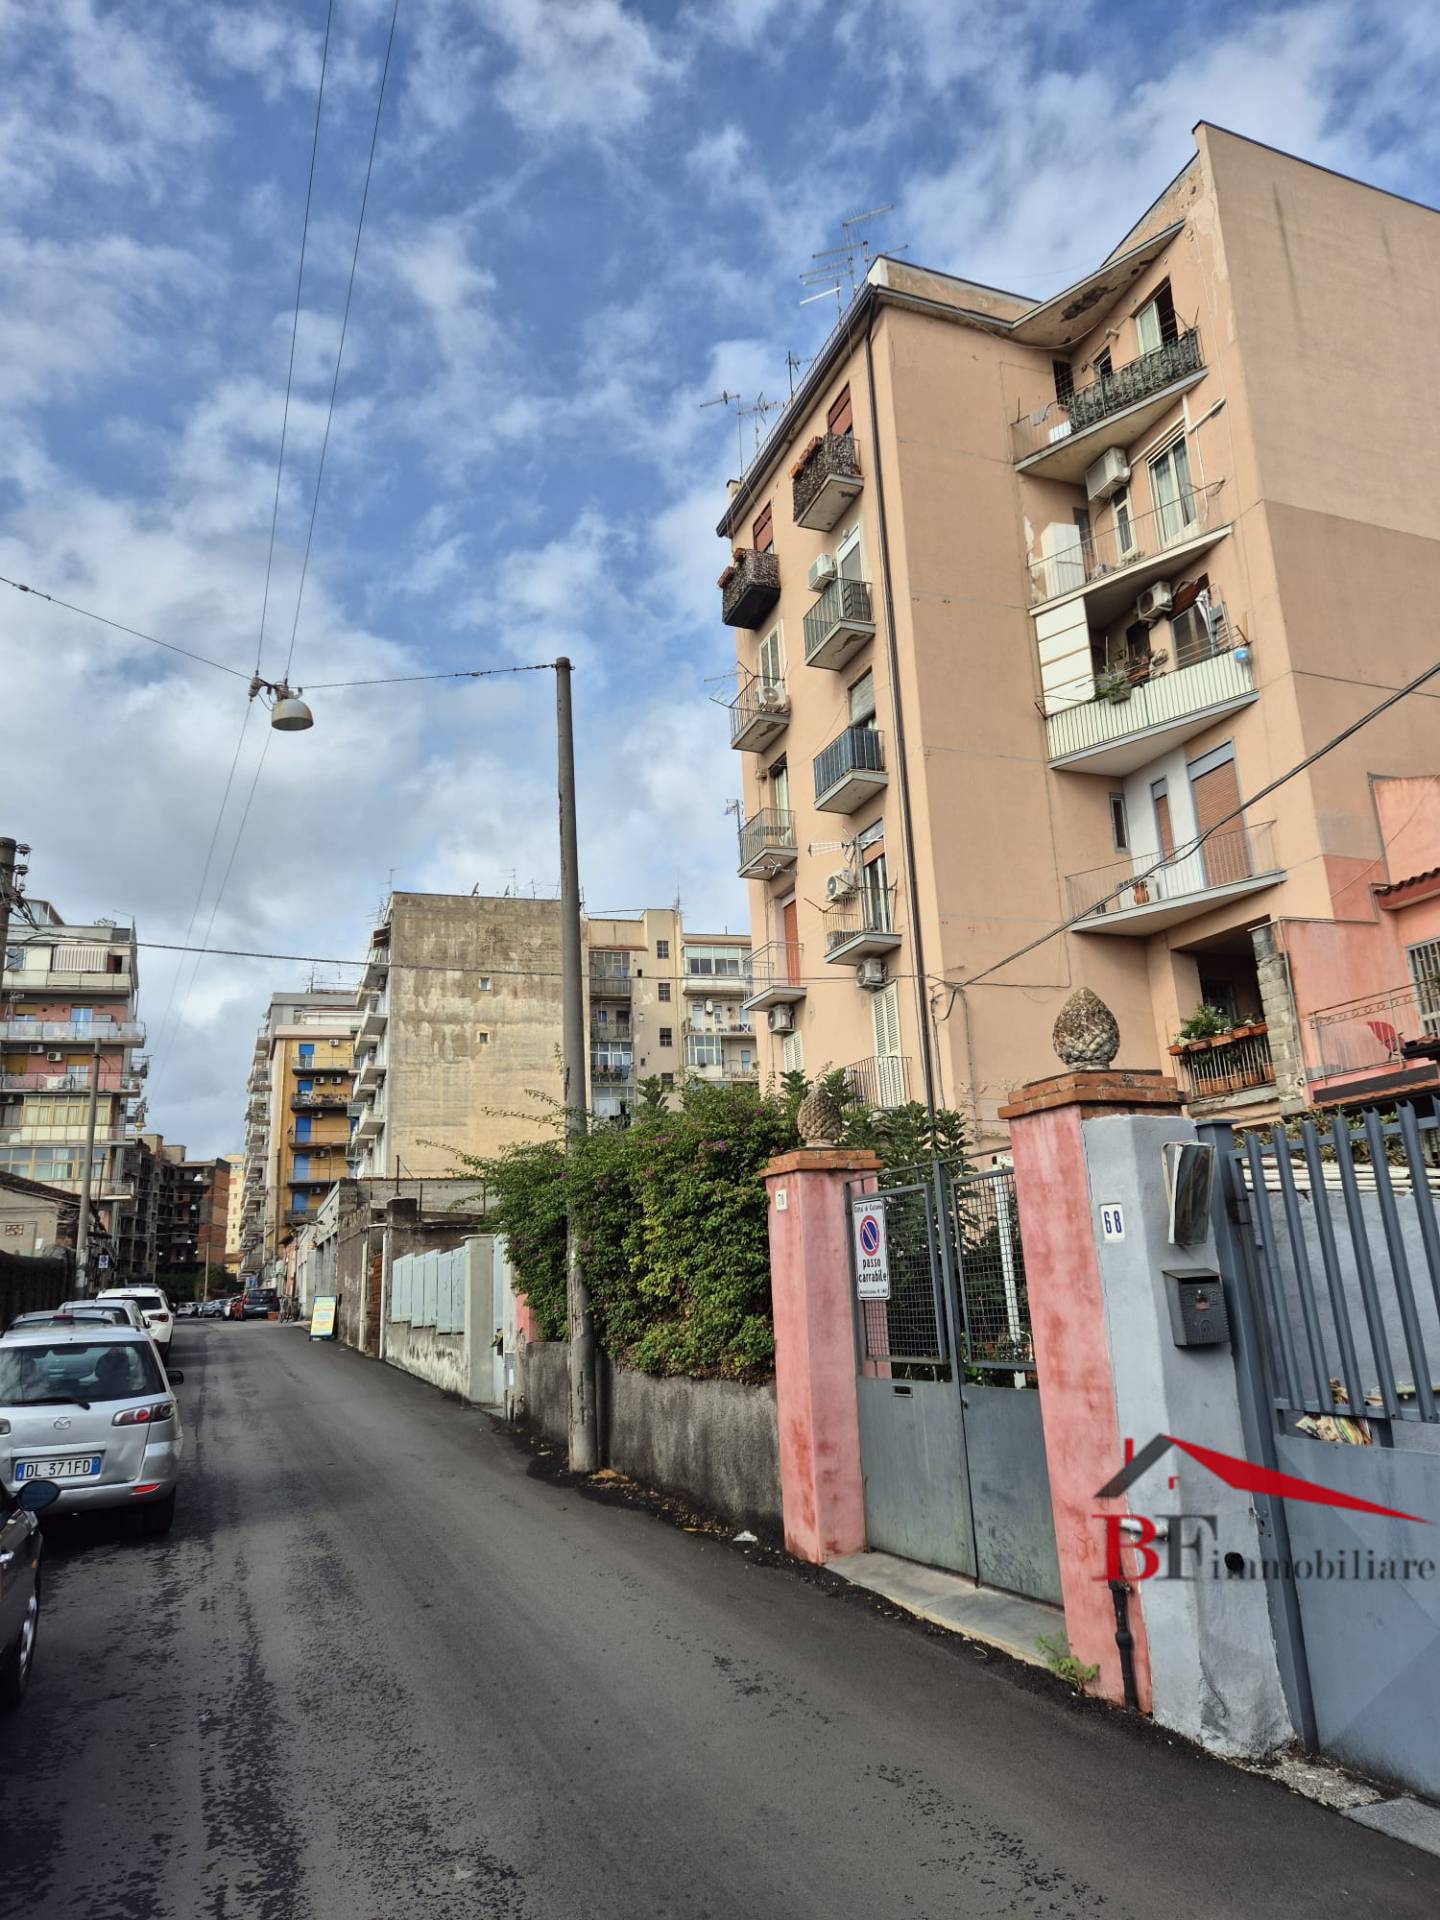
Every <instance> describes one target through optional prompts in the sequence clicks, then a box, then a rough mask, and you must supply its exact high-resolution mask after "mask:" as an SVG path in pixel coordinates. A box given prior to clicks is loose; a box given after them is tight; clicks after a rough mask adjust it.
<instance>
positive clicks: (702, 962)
mask: <svg viewBox="0 0 1440 1920" xmlns="http://www.w3.org/2000/svg"><path fill="white" fill-rule="evenodd" d="M584 937H585V947H586V953H587V962H588V964H587V969H586V1001H587V1004H586V1026H587V1032H588V1035H589V1076H590V1088H589V1094H590V1106H591V1110H592V1112H594V1113H595V1114H596V1115H597V1116H599V1117H602V1118H604V1117H617V1116H621V1115H624V1114H626V1113H629V1112H630V1111H631V1110H632V1108H633V1106H634V1103H635V1100H636V1098H637V1087H638V1084H639V1082H640V1081H642V1080H644V1079H647V1078H650V1077H652V1076H653V1077H655V1078H658V1079H659V1080H660V1082H661V1083H662V1085H663V1086H665V1087H667V1088H669V1087H674V1086H676V1085H677V1084H678V1083H679V1082H680V1081H682V1080H683V1079H684V1078H685V1077H686V1076H687V1075H695V1076H697V1077H699V1078H701V1079H708V1080H754V1079H755V1078H756V1076H757V1065H756V1056H755V1051H754V1037H753V1033H752V1031H751V1027H750V1023H749V1019H748V1017H747V1016H746V1015H745V1014H744V1013H743V1011H742V1003H743V1001H744V999H745V996H746V993H747V992H748V989H749V985H750V971H749V961H750V941H749V936H748V935H746V934H688V933H687V932H686V931H685V927H684V923H683V920H682V917H681V915H680V914H679V912H678V911H676V910H674V909H671V908H657V909H651V910H648V911H646V912H644V913H642V914H641V915H640V916H639V917H638V918H634V919H621V920H615V919H610V920H600V919H595V920H589V919H587V921H586V922H585V925H584ZM360 1006H361V1011H360V1019H359V1027H358V1031H357V1033H356V1036H355V1053H354V1071H355V1087H354V1097H353V1100H352V1102H351V1109H350V1111H351V1117H352V1119H353V1121H354V1131H353V1135H352V1140H351V1147H350V1156H349V1172H350V1173H351V1175H353V1176H354V1177H355V1178H357V1179H375V1178H389V1179H403V1178H410V1179H413V1178H418V1177H420V1176H424V1177H427V1178H437V1177H447V1176H453V1175H454V1174H455V1172H456V1171H457V1163H456V1161H455V1158H454V1155H455V1153H456V1152H461V1153H467V1154H472V1155H488V1154H493V1153H496V1152H498V1151H499V1150H500V1149H501V1148H502V1147H504V1146H507V1145H509V1144H510V1143H511V1142H513V1141H516V1140H524V1139H540V1138H545V1137H548V1136H549V1135H550V1134H551V1132H552V1131H553V1127H554V1124H555V1120H556V1118H557V1117H558V1115H559V1113H560V1111H561V1104H562V1101H563V1096H564V1082H563V1076H562V1071H561V1036H562V1003H561V956H560V905H559V902H558V901H556V900H526V899H523V898H519V897H515V896H509V895H507V896H502V897H499V898H488V897H485V896H482V895H477V894H445V893H396V894H393V895H392V896H391V898H390V901H389V903H388V905H387V906H386V908H385V911H384V913H383V914H382V916H381V918H380V920H379V922H378V923H377V925H376V926H375V928H374V929H373V931H372V933H371V937H370V947H369V953H368V957H367V963H366V968H365V973H364V976H363V978H362V981H361V985H360Z"/></svg>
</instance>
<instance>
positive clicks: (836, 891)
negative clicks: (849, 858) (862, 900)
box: [825, 867, 855, 907]
mask: <svg viewBox="0 0 1440 1920" xmlns="http://www.w3.org/2000/svg"><path fill="white" fill-rule="evenodd" d="M854 892H855V875H854V874H853V873H852V872H851V870H850V868H849V867H839V868H837V869H836V871H835V872H834V873H832V874H831V875H830V876H829V878H828V879H827V880H826V882H825V902H826V905H827V906H832V907H833V906H834V905H835V904H836V902H837V901H840V900H848V899H849V898H850V897H851V895H852V894H853V893H854Z"/></svg>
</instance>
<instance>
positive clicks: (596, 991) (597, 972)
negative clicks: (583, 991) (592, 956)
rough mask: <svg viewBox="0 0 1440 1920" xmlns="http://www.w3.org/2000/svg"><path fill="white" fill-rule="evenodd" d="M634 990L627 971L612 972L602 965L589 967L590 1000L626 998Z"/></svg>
mask: <svg viewBox="0 0 1440 1920" xmlns="http://www.w3.org/2000/svg"><path fill="white" fill-rule="evenodd" d="M633 991H634V989H633V986H632V978H631V975H630V974H629V973H613V972H610V971H608V970H607V969H605V968H603V967H591V969H590V998H591V999H592V1000H628V999H629V998H630V996H631V994H632V992H633Z"/></svg>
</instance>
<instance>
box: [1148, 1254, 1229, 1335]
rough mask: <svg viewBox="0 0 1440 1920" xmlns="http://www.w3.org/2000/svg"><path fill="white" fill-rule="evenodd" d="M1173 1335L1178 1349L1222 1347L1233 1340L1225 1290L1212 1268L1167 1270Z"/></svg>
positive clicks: (1172, 1268) (1167, 1288) (1166, 1280)
mask: <svg viewBox="0 0 1440 1920" xmlns="http://www.w3.org/2000/svg"><path fill="white" fill-rule="evenodd" d="M1164 1273H1165V1293H1166V1298H1167V1299H1168V1301H1169V1303H1170V1333H1171V1337H1172V1338H1173V1339H1174V1342H1175V1344H1176V1346H1177V1347H1218V1346H1222V1345H1223V1344H1224V1343H1225V1342H1226V1341H1227V1340H1228V1339H1229V1338H1230V1319H1229V1316H1228V1314H1227V1313H1226V1311H1225V1289H1224V1288H1223V1287H1222V1286H1221V1284H1220V1276H1219V1274H1218V1273H1216V1272H1215V1271H1214V1269H1213V1268H1211V1267H1166V1268H1165V1269H1164Z"/></svg>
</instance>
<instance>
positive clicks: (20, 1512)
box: [0, 1480, 60, 1709]
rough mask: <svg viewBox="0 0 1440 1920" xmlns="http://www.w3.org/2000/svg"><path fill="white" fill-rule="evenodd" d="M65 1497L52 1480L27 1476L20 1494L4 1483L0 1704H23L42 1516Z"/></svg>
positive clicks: (0, 1505) (36, 1625)
mask: <svg viewBox="0 0 1440 1920" xmlns="http://www.w3.org/2000/svg"><path fill="white" fill-rule="evenodd" d="M59 1497H60V1495H59V1489H58V1488H57V1487H56V1485H55V1483H54V1481H53V1480H27V1481H26V1482H25V1485H24V1486H23V1487H22V1488H21V1489H20V1491H19V1493H18V1494H11V1493H8V1492H6V1491H5V1489H4V1488H3V1487H0V1709H4V1708H8V1707H18V1706H19V1704H20V1702H21V1700H22V1699H23V1698H24V1694H25V1688H26V1685H27V1683H28V1681H29V1679H30V1666H31V1662H32V1661H33V1660H34V1658H35V1636H36V1634H37V1633H38V1632H39V1629H40V1553H41V1540H40V1522H39V1521H38V1520H37V1519H36V1517H35V1516H36V1515H37V1514H39V1513H43V1512H44V1510H45V1508H46V1507H49V1506H53V1505H54V1504H55V1502H56V1500H58V1499H59Z"/></svg>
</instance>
